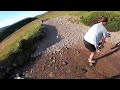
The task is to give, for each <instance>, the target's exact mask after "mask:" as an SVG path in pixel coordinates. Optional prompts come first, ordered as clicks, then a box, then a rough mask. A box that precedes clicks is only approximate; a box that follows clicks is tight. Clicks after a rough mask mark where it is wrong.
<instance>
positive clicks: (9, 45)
mask: <svg viewBox="0 0 120 90" xmlns="http://www.w3.org/2000/svg"><path fill="white" fill-rule="evenodd" d="M40 28H41V25H40V24H39V22H37V21H33V22H31V23H29V24H27V25H25V26H24V27H22V28H21V29H20V30H18V31H16V32H14V33H13V34H12V35H11V36H10V37H9V38H7V40H6V41H3V42H2V43H4V44H1V45H0V48H1V49H0V61H1V60H4V59H6V58H7V57H9V56H10V55H11V54H12V53H14V52H17V50H18V48H19V46H20V42H21V40H23V39H25V40H28V39H29V38H30V37H31V36H33V35H35V34H37V33H38V32H39V30H40Z"/></svg>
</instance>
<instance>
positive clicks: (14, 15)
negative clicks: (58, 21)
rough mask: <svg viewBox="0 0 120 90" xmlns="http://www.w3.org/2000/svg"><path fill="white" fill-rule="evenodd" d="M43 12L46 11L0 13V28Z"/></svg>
mask: <svg viewBox="0 0 120 90" xmlns="http://www.w3.org/2000/svg"><path fill="white" fill-rule="evenodd" d="M45 12H47V11H0V28H1V27H4V26H7V25H11V24H13V23H15V22H18V21H20V20H22V19H24V18H26V17H34V16H36V15H40V14H43V13H45Z"/></svg>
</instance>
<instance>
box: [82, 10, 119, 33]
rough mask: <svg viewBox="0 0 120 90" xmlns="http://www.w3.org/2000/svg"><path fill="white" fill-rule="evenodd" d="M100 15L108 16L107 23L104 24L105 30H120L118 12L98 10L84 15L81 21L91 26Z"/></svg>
mask: <svg viewBox="0 0 120 90" xmlns="http://www.w3.org/2000/svg"><path fill="white" fill-rule="evenodd" d="M100 15H103V16H106V17H108V24H107V26H106V28H107V30H108V31H110V32H116V31H119V30H120V12H115V11H113V12H112V11H106V12H105V11H99V12H93V13H91V14H90V15H89V16H87V17H84V18H83V19H82V22H83V23H84V24H85V25H88V26H92V25H93V24H95V23H96V21H98V17H99V16H100Z"/></svg>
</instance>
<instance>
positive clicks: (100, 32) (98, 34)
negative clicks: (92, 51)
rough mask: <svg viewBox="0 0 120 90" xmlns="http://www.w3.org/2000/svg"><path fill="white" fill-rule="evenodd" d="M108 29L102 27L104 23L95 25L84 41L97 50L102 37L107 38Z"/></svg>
mask: <svg viewBox="0 0 120 90" xmlns="http://www.w3.org/2000/svg"><path fill="white" fill-rule="evenodd" d="M107 34H108V33H107V29H106V28H105V27H104V26H103V25H102V22H100V23H97V24H94V25H93V26H92V27H91V28H90V29H89V30H88V32H87V33H86V34H85V36H84V39H85V40H86V41H87V42H89V43H91V44H93V45H94V46H95V47H96V48H97V45H98V43H99V42H100V40H101V39H102V37H104V38H106V37H107Z"/></svg>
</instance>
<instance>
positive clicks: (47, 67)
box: [23, 16, 120, 79]
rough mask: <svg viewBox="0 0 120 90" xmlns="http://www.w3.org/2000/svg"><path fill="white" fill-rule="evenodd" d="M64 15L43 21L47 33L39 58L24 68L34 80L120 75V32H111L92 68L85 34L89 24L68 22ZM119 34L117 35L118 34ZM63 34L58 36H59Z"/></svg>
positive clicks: (38, 52) (104, 77)
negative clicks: (84, 41) (85, 43)
mask: <svg viewBox="0 0 120 90" xmlns="http://www.w3.org/2000/svg"><path fill="white" fill-rule="evenodd" d="M70 18H76V17H72V16H62V17H58V18H54V19H51V20H48V21H45V22H44V25H45V28H44V29H45V31H46V34H47V35H48V36H47V37H46V38H45V39H44V40H43V41H40V42H38V49H37V50H36V52H35V54H34V55H32V57H35V58H36V57H37V58H36V61H35V62H34V63H32V64H31V65H27V66H26V67H25V68H24V69H23V70H24V72H23V75H24V77H25V78H31V79H108V78H109V79H110V78H120V57H119V55H120V43H119V40H120V37H119V36H120V32H117V34H115V33H111V38H109V39H108V40H107V43H106V44H105V48H103V49H102V51H101V52H99V53H97V55H96V60H97V62H96V64H95V65H94V66H93V67H89V65H88V61H87V58H88V57H89V54H90V53H89V52H88V51H87V50H86V48H85V47H84V45H83V42H82V40H83V35H84V34H85V32H86V31H87V30H88V28H89V27H87V26H84V25H82V24H76V23H71V22H69V21H67V20H68V19H70ZM116 35H117V36H116ZM58 36H59V37H60V38H59V39H58V38H56V37H58ZM118 38H119V39H118Z"/></svg>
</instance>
